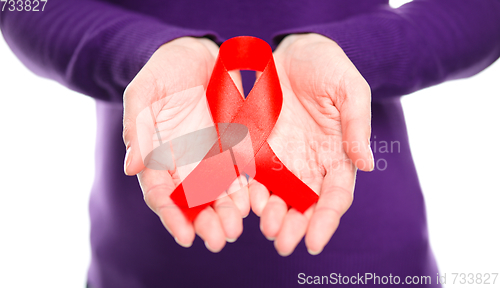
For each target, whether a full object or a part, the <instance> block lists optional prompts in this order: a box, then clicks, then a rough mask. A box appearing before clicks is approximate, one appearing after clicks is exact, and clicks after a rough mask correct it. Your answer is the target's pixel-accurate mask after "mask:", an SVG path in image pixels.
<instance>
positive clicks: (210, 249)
mask: <svg viewBox="0 0 500 288" xmlns="http://www.w3.org/2000/svg"><path fill="white" fill-rule="evenodd" d="M205 247H207V249H208V251H210V252H212V253H218V252H219V251H220V250H218V251H217V250H214V249H212V248H210V246H208V242H207V241H205Z"/></svg>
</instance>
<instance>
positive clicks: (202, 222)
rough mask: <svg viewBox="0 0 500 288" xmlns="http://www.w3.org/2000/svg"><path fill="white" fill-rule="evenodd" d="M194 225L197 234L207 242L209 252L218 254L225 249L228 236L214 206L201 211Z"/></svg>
mask: <svg viewBox="0 0 500 288" xmlns="http://www.w3.org/2000/svg"><path fill="white" fill-rule="evenodd" d="M240 218H241V217H240ZM193 224H194V230H195V231H196V234H198V235H199V236H200V237H201V239H203V240H204V241H205V246H206V247H207V249H208V250H210V251H211V252H213V253H217V252H219V251H220V250H222V248H224V245H226V235H225V234H224V230H223V228H222V224H221V222H220V219H219V216H218V215H217V213H215V211H214V209H213V208H212V206H208V207H207V208H205V209H204V210H203V211H201V212H200V214H198V217H196V219H195V220H194V223H193Z"/></svg>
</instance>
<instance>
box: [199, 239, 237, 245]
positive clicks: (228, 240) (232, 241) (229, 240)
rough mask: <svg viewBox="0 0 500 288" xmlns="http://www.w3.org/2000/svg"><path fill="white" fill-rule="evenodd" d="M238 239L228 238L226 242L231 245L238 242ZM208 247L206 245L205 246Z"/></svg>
mask: <svg viewBox="0 0 500 288" xmlns="http://www.w3.org/2000/svg"><path fill="white" fill-rule="evenodd" d="M236 239H237V238H234V239H232V238H226V241H227V242H229V243H234V242H235V241H236ZM205 245H206V244H205Z"/></svg>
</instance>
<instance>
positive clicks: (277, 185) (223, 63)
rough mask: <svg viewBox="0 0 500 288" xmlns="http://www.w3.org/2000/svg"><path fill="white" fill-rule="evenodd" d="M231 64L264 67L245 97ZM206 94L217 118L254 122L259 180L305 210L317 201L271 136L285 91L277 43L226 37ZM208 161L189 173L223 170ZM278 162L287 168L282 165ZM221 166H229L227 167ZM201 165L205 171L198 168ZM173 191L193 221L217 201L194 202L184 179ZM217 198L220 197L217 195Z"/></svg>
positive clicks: (250, 126) (252, 134)
mask: <svg viewBox="0 0 500 288" xmlns="http://www.w3.org/2000/svg"><path fill="white" fill-rule="evenodd" d="M231 70H254V71H260V72H262V74H261V76H260V77H259V79H258V80H257V82H256V83H255V85H254V87H253V88H252V90H251V91H250V93H249V95H248V96H247V97H246V99H243V97H242V96H241V94H240V92H239V91H238V89H237V88H236V85H235V84H234V82H233V80H232V79H231V76H230V75H229V73H228V71H231ZM206 95H207V101H208V104H209V107H210V111H211V113H212V117H213V121H214V123H239V124H243V125H245V126H246V127H248V131H249V134H250V137H251V140H252V147H253V152H254V156H255V165H256V174H255V180H257V181H259V182H260V183H261V184H263V185H264V186H266V187H267V189H269V191H271V193H273V194H275V195H277V196H279V197H280V198H281V199H283V200H284V201H285V203H287V204H288V205H289V206H291V207H293V208H295V209H296V210H298V211H299V212H301V213H304V212H305V211H306V210H307V209H308V208H309V207H310V206H311V205H313V204H314V203H316V202H317V200H318V195H317V194H316V193H315V192H314V191H312V190H311V188H309V187H308V186H307V185H306V184H305V183H304V182H302V181H301V180H300V179H299V178H297V177H296V176H295V175H294V174H293V173H292V172H291V171H290V170H288V169H287V168H286V166H285V165H284V164H283V163H281V161H280V160H279V158H278V157H277V156H276V155H275V154H274V152H273V150H272V149H271V147H270V146H269V144H268V143H267V141H266V140H267V138H268V137H269V135H270V134H271V132H272V130H273V128H274V125H275V124H276V121H277V120H278V117H279V115H280V112H281V107H282V104H283V93H282V91H281V86H280V82H279V78H278V73H277V71H276V66H275V64H274V60H273V54H272V49H271V47H270V46H269V45H268V44H267V43H266V42H265V41H264V40H261V39H259V38H255V37H250V36H240V37H235V38H231V39H229V40H227V41H225V42H224V43H223V44H222V45H221V47H220V49H219V56H218V58H217V61H216V63H215V66H214V70H213V72H212V76H211V78H210V82H209V84H208V86H207V92H206ZM217 132H218V133H217V134H218V136H219V147H218V148H219V149H220V151H218V152H222V151H223V150H227V149H228V147H223V146H224V143H221V134H224V131H217ZM224 135H225V134H224ZM210 153H211V152H209V153H208V154H210ZM212 154H213V152H212ZM203 163H204V161H201V162H200V165H198V166H197V167H196V168H195V169H194V171H193V172H192V173H191V174H189V175H188V178H189V177H190V176H192V175H198V176H200V175H205V174H206V173H207V171H208V173H209V174H212V175H216V174H217V173H219V172H221V171H220V170H217V169H213V168H216V167H217V166H216V165H217V163H215V164H214V163H211V164H210V165H215V166H212V170H211V171H210V170H207V169H206V167H207V166H205V170H204V169H203V167H200V166H203V165H202V164H203ZM277 166H279V167H280V168H281V167H282V168H281V169H277V168H276V167H277ZM273 167H274V169H273ZM221 169H224V168H222V167H221ZM197 170H198V171H202V173H196V172H197ZM242 170H244V169H242ZM205 176H206V177H203V178H204V179H199V180H200V182H204V181H208V182H210V181H211V180H210V179H211V178H210V175H205ZM214 177H216V176H214ZM186 179H187V178H186ZM186 179H185V180H184V181H186ZM232 180H234V179H232ZM214 181H216V180H213V178H212V182H213V183H200V188H201V190H203V185H219V184H218V183H215V182H214ZM183 183H184V182H183ZM199 193H203V191H200V192H199ZM215 196H217V195H215ZM170 197H171V198H172V200H173V201H174V203H175V204H176V205H178V206H179V207H180V208H181V210H182V211H183V213H184V215H185V216H186V217H187V218H188V219H189V220H190V221H193V220H194V219H195V218H196V216H197V215H198V214H199V213H200V212H201V211H202V210H203V209H205V208H206V207H207V206H209V205H211V204H212V203H213V202H214V201H211V202H208V203H205V204H202V205H199V206H195V207H191V208H189V206H188V203H187V200H186V195H185V193H184V189H183V186H182V183H181V185H179V186H177V188H176V189H175V190H174V192H173V193H172V194H171V195H170ZM210 197H211V196H210ZM211 199H216V197H213V198H211Z"/></svg>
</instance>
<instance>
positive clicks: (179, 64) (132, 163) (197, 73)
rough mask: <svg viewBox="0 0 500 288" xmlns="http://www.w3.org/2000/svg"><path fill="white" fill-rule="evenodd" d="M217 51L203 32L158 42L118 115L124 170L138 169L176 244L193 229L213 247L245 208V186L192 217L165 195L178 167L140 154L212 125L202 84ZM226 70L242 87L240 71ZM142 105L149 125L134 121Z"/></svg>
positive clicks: (185, 242) (231, 235)
mask: <svg viewBox="0 0 500 288" xmlns="http://www.w3.org/2000/svg"><path fill="white" fill-rule="evenodd" d="M217 53H218V46H217V45H216V44H215V43H213V42H212V41H210V40H209V39H204V38H192V37H182V38H179V39H176V40H173V41H171V42H168V43H166V44H164V45H163V46H161V47H160V48H159V49H158V50H157V51H156V52H155V53H154V54H153V55H152V57H151V58H150V60H149V61H148V62H147V63H146V65H145V66H144V67H143V68H142V69H141V71H140V72H139V73H138V74H137V75H136V77H135V78H134V79H133V81H132V82H131V83H130V84H129V85H128V87H127V89H126V91H125V93H124V119H123V127H124V128H123V139H124V142H125V145H126V147H127V155H126V157H125V167H124V169H125V173H126V174H127V175H136V174H137V176H138V179H139V182H140V186H141V188H142V191H143V194H144V199H145V201H146V203H147V205H148V206H149V207H150V208H151V210H153V211H154V212H155V213H156V214H157V215H158V216H159V217H160V219H161V221H162V223H163V225H164V226H165V228H166V229H167V230H168V231H169V232H170V234H171V235H172V236H173V237H174V238H175V240H176V241H177V243H179V245H181V246H184V247H189V246H191V244H192V243H193V241H194V238H195V234H198V235H199V236H200V237H201V238H202V239H203V240H204V241H205V245H206V246H207V248H208V249H209V250H211V251H212V252H218V251H220V250H221V249H222V248H223V247H224V245H225V243H226V241H229V242H233V241H235V240H236V239H237V238H238V237H239V236H240V234H241V233H242V231H243V223H242V218H243V217H244V216H246V215H247V214H248V213H249V210H250V206H249V199H248V191H247V190H246V188H244V189H241V190H240V191H238V192H236V193H232V194H231V195H230V196H229V197H222V198H219V199H218V200H216V201H215V202H214V203H213V205H211V206H208V207H207V208H205V209H204V210H203V211H202V212H201V213H200V214H199V215H198V217H197V218H196V219H195V221H194V222H193V223H191V222H190V221H188V220H187V219H186V217H185V216H184V214H183V213H182V211H181V210H180V209H179V208H178V207H177V206H176V205H175V204H174V203H173V202H172V200H171V198H170V194H171V193H172V192H173V190H174V189H175V188H176V187H177V186H178V185H179V184H180V182H181V179H180V177H179V173H178V170H177V167H174V169H171V170H153V169H150V168H147V167H145V165H144V159H145V156H146V155H144V154H146V153H147V151H151V150H152V149H153V148H154V147H158V145H159V144H161V142H160V143H158V141H161V140H163V141H165V140H171V139H173V138H174V137H178V136H182V135H184V134H186V133H187V132H192V131H196V130H197V129H201V128H205V127H208V126H211V125H213V122H212V119H211V116H210V112H209V110H208V106H207V104H206V98H205V95H204V90H205V89H203V87H205V88H206V87H207V84H208V81H209V78H210V74H211V72H212V69H213V66H214V63H215V59H216V56H217ZM231 76H232V77H233V79H234V80H235V81H236V83H237V85H238V86H239V87H241V77H240V75H239V74H235V73H233V74H232V75H231ZM200 87H201V90H200V89H197V88H200ZM240 89H241V88H240ZM200 91H201V93H200ZM143 111H150V112H151V115H152V117H153V118H154V120H153V122H154V123H153V125H149V126H148V125H145V124H144V123H141V121H138V117H139V116H140V115H143V114H141V112H143ZM151 126H152V127H151ZM158 135H160V136H158ZM157 136H158V137H157ZM156 138H158V139H156ZM144 143H146V144H144ZM141 145H142V147H141ZM148 145H149V147H145V146H148ZM148 149H149V150H148ZM141 150H142V153H141ZM144 151H146V152H144ZM244 180H246V179H244Z"/></svg>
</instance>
